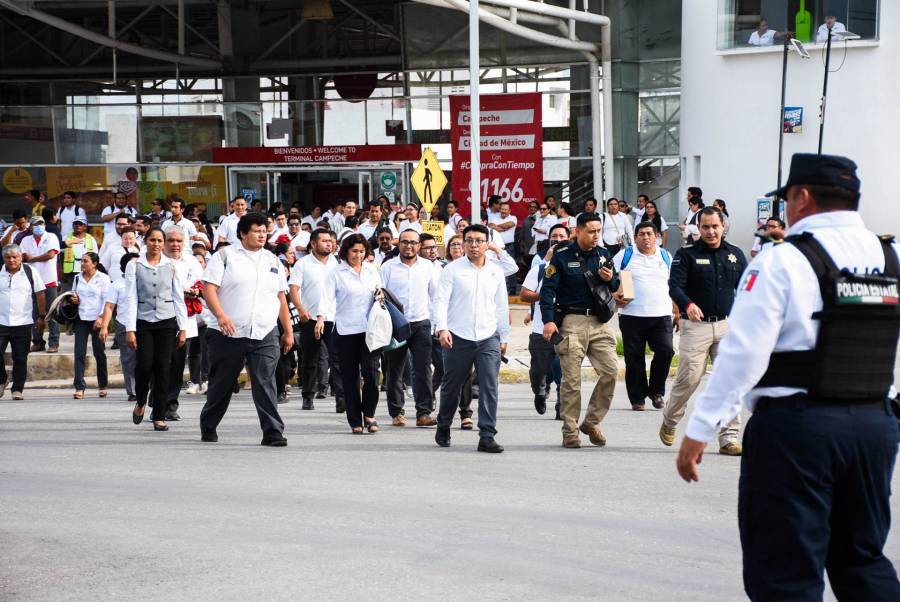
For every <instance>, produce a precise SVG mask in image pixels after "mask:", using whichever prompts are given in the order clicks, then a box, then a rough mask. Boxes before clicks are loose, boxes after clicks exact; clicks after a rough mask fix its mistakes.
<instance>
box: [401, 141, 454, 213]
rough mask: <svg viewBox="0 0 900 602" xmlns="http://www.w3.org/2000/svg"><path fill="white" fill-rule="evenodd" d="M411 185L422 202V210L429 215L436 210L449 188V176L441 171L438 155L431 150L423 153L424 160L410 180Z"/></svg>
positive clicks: (428, 149)
mask: <svg viewBox="0 0 900 602" xmlns="http://www.w3.org/2000/svg"><path fill="white" fill-rule="evenodd" d="M409 181H410V183H411V184H412V186H413V189H415V191H416V194H417V195H419V200H421V201H422V208H423V209H425V211H427V212H428V213H431V210H432V209H434V206H435V204H436V203H437V201H438V199H439V198H441V194H442V193H443V192H444V188H446V187H447V176H446V175H444V171H443V170H442V169H441V166H440V164H439V163H438V160H437V155H435V154H434V151H432V150H431V148H428V147H426V148H425V150H424V151H422V158H421V159H420V160H419V164H418V165H417V166H416V169H415V170H414V171H413V172H412V175H411V176H410V178H409Z"/></svg>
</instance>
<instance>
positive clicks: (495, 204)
mask: <svg viewBox="0 0 900 602" xmlns="http://www.w3.org/2000/svg"><path fill="white" fill-rule="evenodd" d="M502 200H503V197H501V196H500V195H499V194H492V195H491V196H489V197H488V201H487V210H486V211H485V214H486V215H487V222H488V223H491V219H492V218H496V217H497V216H498V215H500V201H502Z"/></svg>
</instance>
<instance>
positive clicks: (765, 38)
mask: <svg viewBox="0 0 900 602" xmlns="http://www.w3.org/2000/svg"><path fill="white" fill-rule="evenodd" d="M826 35H827V34H826ZM774 41H775V30H774V29H767V30H766V31H765V33H763V34H762V35H759V31H754V32H753V33H751V34H750V40H748V41H747V43H748V44H750V45H751V46H771V45H772V42H774Z"/></svg>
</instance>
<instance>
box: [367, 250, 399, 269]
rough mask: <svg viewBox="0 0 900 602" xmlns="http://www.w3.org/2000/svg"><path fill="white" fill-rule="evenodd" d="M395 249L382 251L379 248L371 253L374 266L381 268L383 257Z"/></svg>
mask: <svg viewBox="0 0 900 602" xmlns="http://www.w3.org/2000/svg"><path fill="white" fill-rule="evenodd" d="M395 248H396V247H391V248H390V250H389V251H382V250H381V247H378V248H376V249H375V250H374V251H372V254H373V255H375V265H377V266H381V265H383V264H384V257H385V255H387V254H388V253H390V252H392V251H393V250H394V249H395Z"/></svg>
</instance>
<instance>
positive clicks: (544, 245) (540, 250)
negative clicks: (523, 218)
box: [531, 201, 556, 257]
mask: <svg viewBox="0 0 900 602" xmlns="http://www.w3.org/2000/svg"><path fill="white" fill-rule="evenodd" d="M554 224H556V214H555V213H550V206H549V205H548V204H547V202H546V201H544V202H543V203H541V204H540V205H539V206H538V217H537V219H535V220H534V226H532V227H531V232H532V234H534V249H533V251H532V253H531V255H540V256H541V257H543V256H544V255H546V254H547V249H548V248H550V240H549V238H548V237H549V234H550V227H551V226H553V225H554Z"/></svg>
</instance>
